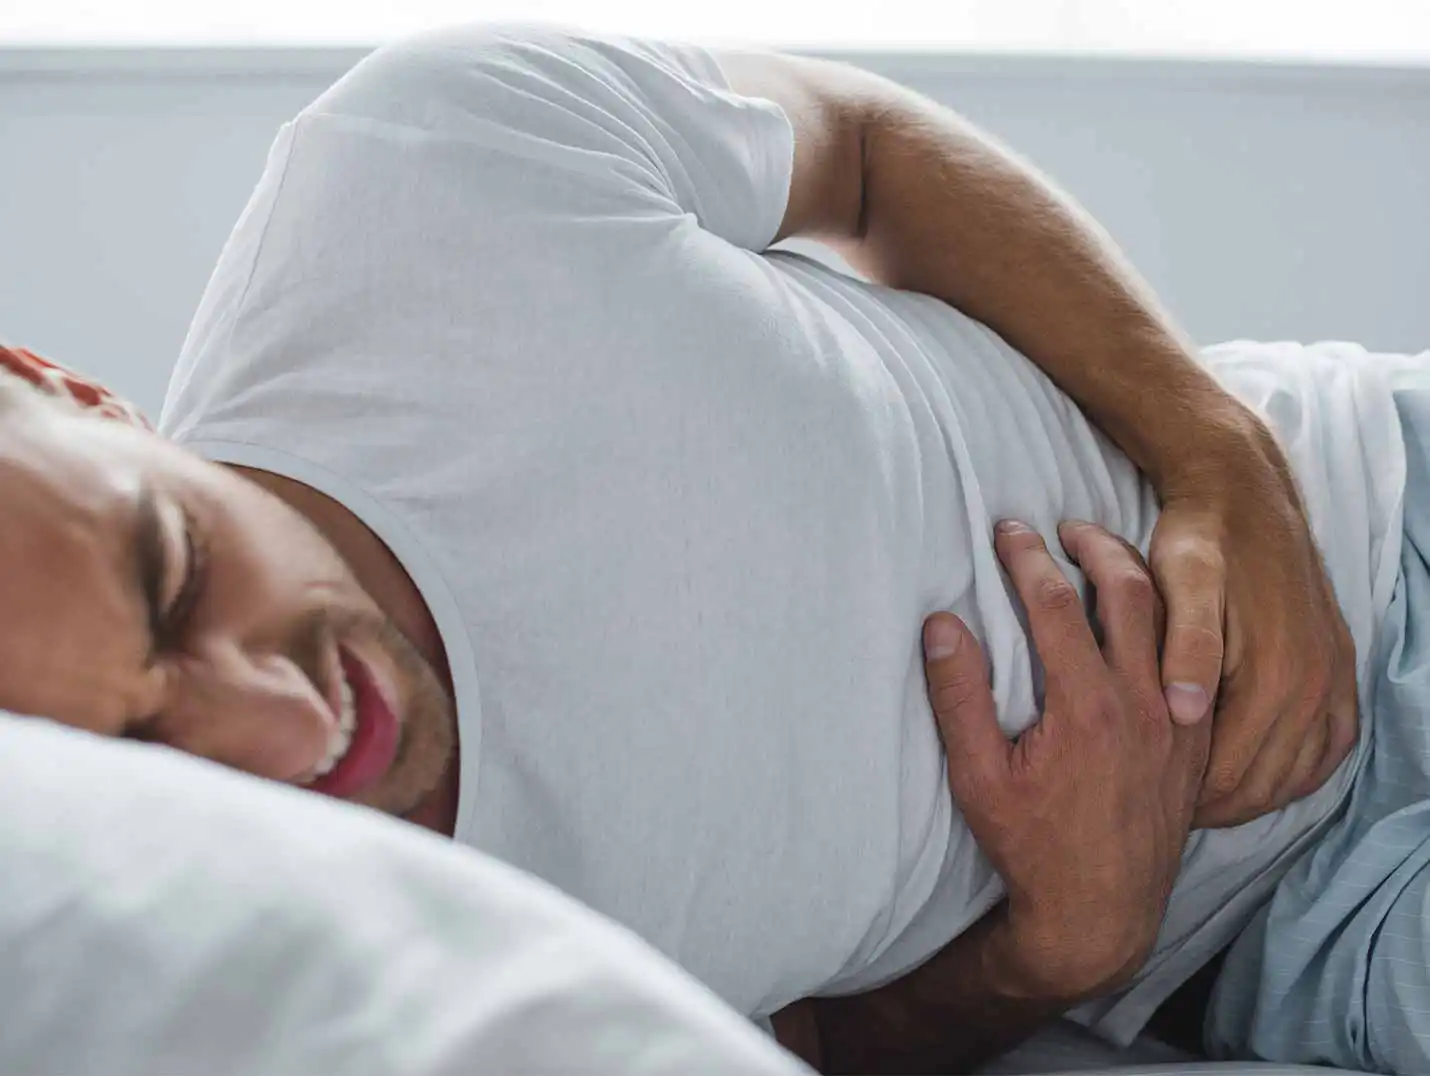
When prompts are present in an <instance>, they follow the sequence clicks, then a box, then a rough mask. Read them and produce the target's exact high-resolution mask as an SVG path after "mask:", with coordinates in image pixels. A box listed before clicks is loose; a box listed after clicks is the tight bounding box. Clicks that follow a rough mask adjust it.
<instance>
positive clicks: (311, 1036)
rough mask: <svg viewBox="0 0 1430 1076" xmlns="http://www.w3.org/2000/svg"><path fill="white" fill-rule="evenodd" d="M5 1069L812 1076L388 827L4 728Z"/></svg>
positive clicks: (726, 1015)
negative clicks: (804, 1074)
mask: <svg viewBox="0 0 1430 1076" xmlns="http://www.w3.org/2000/svg"><path fill="white" fill-rule="evenodd" d="M0 1068H3V1070H4V1072H5V1073H6V1074H7V1076H26V1074H34V1076H55V1074H57V1073H64V1074H65V1076H88V1074H93V1076H126V1074H135V1076H139V1074H144V1076H159V1074H179V1073H184V1074H198V1073H203V1074H204V1076H224V1074H233V1076H239V1074H242V1076H283V1074H286V1073H294V1074H302V1076H312V1074H314V1073H324V1074H334V1076H349V1074H351V1076H358V1074H366V1073H372V1074H374V1076H438V1074H447V1073H451V1074H457V1073H464V1074H465V1073H471V1074H483V1076H485V1074H492V1076H496V1074H501V1076H508V1074H510V1076H517V1074H522V1073H578V1072H591V1073H602V1074H605V1073H611V1074H617V1073H619V1074H632V1076H645V1074H656V1073H671V1074H675V1073H680V1074H682V1076H685V1074H690V1073H727V1072H728V1073H740V1074H742V1076H743V1074H761V1073H768V1074H771V1076H774V1074H779V1076H792V1074H796V1073H803V1072H807V1071H808V1070H807V1069H805V1068H803V1067H802V1066H801V1065H800V1064H799V1063H798V1062H796V1061H795V1060H794V1059H793V1058H792V1057H791V1056H790V1055H788V1054H786V1053H784V1052H783V1051H782V1050H780V1049H779V1048H778V1047H777V1046H775V1045H774V1044H773V1043H772V1042H771V1041H770V1040H769V1039H768V1038H767V1037H766V1036H764V1035H763V1034H762V1033H761V1032H760V1031H758V1030H756V1029H755V1028H754V1027H753V1026H752V1025H750V1024H749V1023H748V1022H746V1021H745V1020H743V1019H741V1018H740V1017H739V1016H737V1015H736V1014H735V1013H734V1012H733V1011H732V1010H729V1009H727V1008H725V1007H724V1006H723V1005H722V1004H721V1003H720V1002H719V1001H718V1000H717V999H716V998H715V997H714V995H712V994H710V993H709V992H708V991H706V990H705V989H704V988H703V987H701V986H700V985H699V984H697V983H696V982H695V981H694V980H692V979H690V978H689V977H687V976H685V975H684V974H683V973H682V972H680V971H679V970H678V969H677V968H676V967H675V966H674V965H673V964H671V963H669V962H667V961H666V960H665V959H664V958H662V957H661V956H659V955H658V954H657V953H656V952H655V951H654V950H652V949H650V948H649V947H647V946H646V945H644V944H643V943H642V942H641V941H640V940H639V939H637V938H636V937H635V936H634V935H633V934H631V933H629V932H627V931H625V930H624V929H622V928H620V927H618V926H616V925H615V924H613V923H610V922H608V921H606V920H604V919H602V918H600V917H599V916H597V915H596V914H595V913H594V912H592V911H590V910H589V909H587V908H585V907H583V906H581V905H579V904H577V903H576V902H574V901H572V900H570V899H569V898H567V897H565V896H563V895H561V894H560V893H558V892H557V891H556V890H554V889H552V888H550V887H549V886H547V885H545V884H544V883H541V882H539V881H537V880H535V879H533V878H531V877H529V876H527V875H525V874H522V873H520V872H519V871H517V870H515V869H513V868H511V867H508V866H505V865H503V864H501V863H497V862H495V861H493V860H491V859H489V858H486V857H484V856H482V855H480V854H478V853H476V852H473V851H471V850H470V849H465V848H462V847H460V846H457V845H454V844H452V843H451V842H448V841H444V840H442V839H440V838H438V837H435V836H433V835H430V834H427V833H424V832H422V831H419V830H417V829H416V828H414V827H412V826H408V825H406V824H404V823H401V822H397V821H395V820H392V819H388V818H384V817H382V816H380V815H378V814H377V813H375V812H371V811H367V810H364V809H361V808H357V807H352V806H348V805H345V804H340V803H335V802H333V801H330V800H325V799H322V798H321V797H319V796H317V795H314V794H312V793H305V792H302V791H299V790H297V789H290V788H283V787H280V786H278V785H274V784H271V783H267V782H262V781H259V780H257V779H254V778H249V777H246V776H244V775H242V774H238V773H234V772H232V771H229V770H225V769H222V768H220V767H218V766H214V765H210V764H208V763H205V762H201V761H199V760H197V759H192V758H188V757H185V756H182V755H179V754H177V753H174V752H170V751H167V750H163V749H159V748H152V747H143V746H139V745H135V744H128V743H119V742H114V741H107V740H103V739H100V738H98V737H92V736H88V735H86V734H84V733H80V732H75V731H73V730H70V729H66V728H61V727H59V726H56V725H53V724H51V723H49V722H43V721H37V720H34V719H26V718H16V717H13V716H9V715H0Z"/></svg>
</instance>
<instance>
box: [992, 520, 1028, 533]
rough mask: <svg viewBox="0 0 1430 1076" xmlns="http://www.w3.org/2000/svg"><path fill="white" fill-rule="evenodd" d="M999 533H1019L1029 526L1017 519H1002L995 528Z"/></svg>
mask: <svg viewBox="0 0 1430 1076" xmlns="http://www.w3.org/2000/svg"><path fill="white" fill-rule="evenodd" d="M993 529H994V530H996V531H997V532H998V533H999V534H1019V533H1021V532H1022V531H1025V530H1027V529H1028V528H1027V526H1026V525H1024V524H1022V523H1019V522H1018V521H1017V520H1016V519H1000V520H999V521H998V526H996V527H994V528H993Z"/></svg>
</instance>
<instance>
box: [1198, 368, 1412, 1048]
mask: <svg viewBox="0 0 1430 1076" xmlns="http://www.w3.org/2000/svg"><path fill="white" fill-rule="evenodd" d="M1424 381H1425V387H1423V388H1417V389H1397V391H1396V406H1397V408H1398V410H1399V412H1400V420H1401V423H1402V425H1403V428H1404V434H1405V447H1406V454H1407V456H1408V460H1407V472H1406V491H1405V524H1404V525H1405V542H1404V548H1403V551H1402V555H1401V564H1400V578H1399V580H1398V581H1397V583H1396V587H1395V593H1394V598H1393V599H1392V602H1391V606H1390V610H1389V613H1388V614H1387V622H1386V637H1385V638H1386V647H1385V649H1384V650H1383V651H1382V653H1384V654H1385V655H1386V656H1387V661H1386V665H1385V667H1384V668H1383V669H1382V670H1380V672H1379V676H1380V680H1379V682H1378V684H1377V685H1376V690H1375V693H1374V703H1373V709H1374V713H1373V714H1371V715H1369V718H1370V720H1371V721H1372V722H1373V725H1372V732H1371V735H1372V740H1371V749H1370V753H1369V755H1368V756H1367V758H1366V761H1365V764H1364V768H1363V770H1362V772H1361V774H1360V776H1359V778H1358V780H1357V783H1356V786H1355V789H1354V791H1353V792H1352V796H1351V800H1350V803H1349V805H1348V807H1347V809H1346V812H1345V814H1344V815H1343V816H1342V817H1341V818H1340V819H1339V820H1337V822H1336V823H1335V824H1334V826H1333V827H1332V828H1331V829H1330V830H1329V831H1328V832H1327V834H1326V836H1325V837H1324V838H1322V840H1321V842H1320V843H1319V844H1318V845H1317V846H1316V847H1315V848H1314V849H1313V850H1312V851H1311V852H1309V853H1308V854H1307V855H1306V856H1304V857H1302V859H1301V860H1300V861H1299V862H1298V863H1297V864H1296V865H1295V866H1294V867H1293V868H1292V870H1291V871H1290V873H1289V874H1288V875H1287V876H1286V877H1285V879H1283V880H1282V882H1281V883H1280V885H1279V886H1278V888H1277V890H1276V893H1275V896H1274V897H1273V899H1272V901H1271V903H1270V904H1269V905H1267V906H1266V907H1265V908H1263V909H1262V910H1261V911H1260V912H1259V913H1258V914H1257V917H1256V918H1255V919H1254V920H1253V921H1252V924H1251V926H1250V927H1248V928H1247V930H1246V931H1245V933H1243V934H1242V936H1241V937H1240V938H1239V939H1238V940H1237V941H1236V943H1235V944H1234V945H1233V946H1232V948H1231V951H1230V953H1229V954H1228V957H1227V961H1226V964H1225V967H1224V969H1223V971H1222V973H1221V976H1220V978H1219V979H1218V982H1217V986H1216V990H1215V992H1214V993H1213V996H1212V1001H1211V1005H1210V1008H1209V1010H1208V1013H1207V1022H1206V1041H1207V1047H1208V1049H1209V1050H1210V1052H1211V1053H1212V1054H1213V1056H1216V1057H1260V1058H1267V1059H1271V1060H1277V1061H1287V1062H1293V1061H1296V1062H1308V1063H1316V1062H1321V1063H1330V1064H1334V1065H1337V1066H1340V1067H1343V1068H1350V1069H1358V1070H1364V1071H1372V1072H1399V1073H1430V373H1427V376H1426V377H1425V378H1424Z"/></svg>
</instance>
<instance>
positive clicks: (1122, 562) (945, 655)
mask: <svg viewBox="0 0 1430 1076" xmlns="http://www.w3.org/2000/svg"><path fill="white" fill-rule="evenodd" d="M1059 534H1060V537H1061V538H1062V542H1063V548H1064V549H1065V550H1066V551H1067V553H1068V555H1069V556H1070V557H1071V558H1072V559H1073V561H1074V562H1076V563H1077V564H1078V565H1079V567H1081V568H1082V570H1083V572H1084V573H1085V574H1086V576H1087V578H1088V580H1089V581H1090V582H1091V583H1092V585H1093V586H1094V587H1095V588H1096V603H1097V604H1096V614H1097V618H1098V620H1099V621H1100V623H1101V625H1102V629H1103V637H1104V639H1105V642H1104V643H1103V645H1102V647H1101V648H1099V647H1098V644H1097V642H1096V640H1095V639H1094V636H1093V633H1092V628H1091V627H1090V626H1089V624H1088V622H1087V620H1086V619H1085V616H1084V610H1083V606H1082V602H1081V601H1080V599H1079V597H1078V593H1077V591H1076V590H1075V589H1074V588H1073V586H1072V585H1071V584H1070V583H1069V582H1068V581H1067V579H1065V578H1064V577H1063V575H1062V573H1061V572H1060V571H1059V570H1058V568H1057V565H1056V564H1055V563H1054V561H1053V559H1052V557H1050V556H1049V555H1048V552H1047V549H1046V547H1045V546H1044V545H1043V541H1042V539H1041V538H1040V537H1039V536H1038V534H1037V533H1036V532H1034V531H1032V530H1030V529H1029V528H1027V527H1024V526H1022V525H1021V524H1012V523H1005V524H1001V525H1000V527H999V531H998V535H997V538H996V541H995V544H996V547H997V550H998V555H999V557H1000V559H1001V560H1002V561H1003V564H1004V566H1005V568H1006V569H1007V571H1008V574H1009V576H1010V577H1011V578H1012V580H1013V584H1014V586H1015V587H1016V589H1017V591H1018V595H1019V597H1020V598H1021V599H1022V601H1023V604H1024V605H1025V606H1026V607H1027V610H1028V620H1029V624H1030V627H1031V631H1032V636H1033V642H1034V645H1035V646H1036V648H1037V651H1038V656H1039V657H1040V658H1041V660H1042V662H1043V666H1044V669H1045V671H1046V678H1045V679H1046V690H1045V698H1044V709H1043V715H1042V719H1041V720H1040V721H1039V722H1038V724H1037V725H1035V726H1033V727H1032V728H1031V729H1029V730H1028V731H1027V732H1025V733H1023V735H1022V736H1020V737H1019V738H1018V739H1017V741H1016V742H1013V743H1009V742H1008V740H1007V738H1006V737H1005V736H1004V734H1003V731H1002V730H1001V729H1000V728H999V725H998V719H997V714H996V713H995V711H994V706H993V696H992V694H991V692H990V690H989V687H988V682H987V672H986V669H985V665H984V658H983V654H982V651H981V650H980V648H979V646H978V644H977V642H976V641H975V640H974V639H973V637H972V635H971V634H969V633H968V631H967V629H966V628H964V627H963V626H962V625H961V624H960V623H959V622H958V620H957V619H956V618H954V617H951V616H940V617H934V618H930V623H929V624H928V625H927V627H926V635H925V640H926V646H927V655H928V657H929V691H930V697H931V699H932V701H933V708H934V713H935V715H936V717H937V719H938V727H939V733H940V735H941V736H942V738H943V742H944V748H945V751H946V754H947V756H948V777H949V784H950V786H951V788H952V791H953V795H954V798H955V799H956V800H957V801H958V805H959V807H960V808H961V810H962V811H963V817H964V819H965V820H966V822H967V823H968V827H969V829H970V830H971V831H972V833H973V836H974V839H975V840H977V842H978V846H979V847H980V848H981V849H982V850H983V852H984V854H985V855H987V856H988V858H989V859H990V860H991V861H992V863H993V865H994V867H996V868H997V870H998V873H999V874H1000V875H1002V877H1003V881H1004V883H1005V885H1006V886H1007V889H1008V910H1007V920H1008V927H1009V932H1010V936H1011V937H1013V938H1014V939H1016V941H1017V943H1018V946H1019V948H1020V950H1021V952H1022V953H1024V954H1025V955H1026V975H1027V976H1028V981H1029V982H1030V984H1033V987H1036V988H1038V989H1042V990H1046V991H1055V992H1058V993H1061V994H1064V995H1066V996H1069V997H1084V996H1094V995H1097V994H1100V993H1106V992H1109V991H1111V990H1113V989H1115V988H1117V987H1119V986H1121V985H1123V984H1124V983H1125V982H1126V981H1127V979H1128V978H1129V977H1130V976H1131V975H1132V974H1133V973H1134V972H1135V971H1136V970H1137V969H1138V968H1139V967H1140V966H1141V964H1142V962H1143V961H1144V960H1145V959H1146V957H1147V954H1148V953H1149V952H1150V950H1151V946H1152V944H1153V942H1154V941H1155V940H1156V936H1157V930H1158V928H1159V926H1160V925H1161V921H1162V915H1163V912H1164V911H1165V909H1166V904H1167V898H1168V896H1169V895H1170V893H1171V890H1172V883H1173V881H1174V880H1175V878H1176V874H1177V870H1178V867H1179V866H1180V864H1181V855H1182V848H1183V846H1184V845H1185V843H1186V838H1187V831H1188V828H1189V827H1190V824H1191V820H1192V810H1193V806H1194V804H1195V802H1196V794H1197V789H1198V788H1199V786H1200V783H1201V778H1202V771H1203V767H1204V765H1205V762H1206V755H1207V748H1208V741H1209V733H1210V730H1209V728H1208V727H1207V725H1206V723H1205V722H1203V723H1200V724H1193V725H1186V726H1179V725H1177V724H1175V723H1174V722H1173V721H1172V720H1171V717H1170V715H1169V714H1168V711H1167V704H1166V702H1165V700H1164V698H1163V693H1162V681H1161V675H1160V672H1159V668H1158V653H1157V651H1158V641H1159V639H1160V638H1161V623H1160V621H1161V610H1160V607H1159V601H1158V596H1157V591H1156V588H1155V587H1154V586H1153V583H1152V579H1151V577H1150V575H1149V574H1148V572H1147V570H1146V568H1145V566H1144V565H1143V564H1142V562H1141V558H1140V557H1139V556H1138V555H1137V553H1136V552H1135V551H1134V550H1132V549H1131V548H1130V547H1129V546H1128V545H1127V544H1126V543H1124V542H1122V541H1121V540H1120V539H1118V538H1115V537H1113V536H1112V535H1110V534H1108V533H1107V532H1106V531H1103V530H1101V529H1100V528H1097V527H1094V526H1092V525H1091V524H1064V525H1063V526H1062V528H1060V531H1059ZM950 644H954V645H953V646H952V649H950V648H949V647H950ZM1030 988H1032V987H1030Z"/></svg>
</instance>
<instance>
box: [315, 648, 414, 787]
mask: <svg viewBox="0 0 1430 1076" xmlns="http://www.w3.org/2000/svg"><path fill="white" fill-rule="evenodd" d="M339 659H340V661H341V664H342V669H343V675H344V676H346V677H347V680H348V686H349V687H351V688H352V692H353V711H354V713H355V716H356V718H357V727H356V728H355V729H354V730H353V742H352V745H351V746H350V747H349V748H348V753H347V754H345V755H344V756H343V757H342V759H341V760H340V761H339V762H338V764H337V765H336V766H334V767H333V769H332V771H331V772H330V773H326V774H324V775H323V776H322V777H319V778H318V779H317V780H315V781H314V782H313V783H312V784H310V785H309V786H308V788H310V789H311V790H312V791H314V792H320V793H322V794H323V795H325V796H333V797H336V798H337V799H344V800H346V799H352V798H353V797H354V796H360V795H361V794H362V793H364V792H366V791H367V790H368V789H369V788H371V787H372V786H373V785H375V784H376V783H377V782H378V781H379V780H381V779H382V777H383V775H384V774H385V773H387V771H388V770H389V769H390V768H391V767H392V763H393V761H394V760H395V759H396V758H397V740H398V731H399V729H398V724H397V715H396V714H395V713H393V710H392V707H391V706H390V705H388V702H387V700H386V699H385V698H383V696H382V692H380V691H379V690H378V688H377V681H376V679H375V678H374V676H373V674H372V670H371V669H369V668H368V667H367V663H366V662H364V661H363V660H362V659H361V658H359V657H357V656H356V655H354V654H352V653H350V652H349V651H348V650H346V649H343V650H340V651H339Z"/></svg>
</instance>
